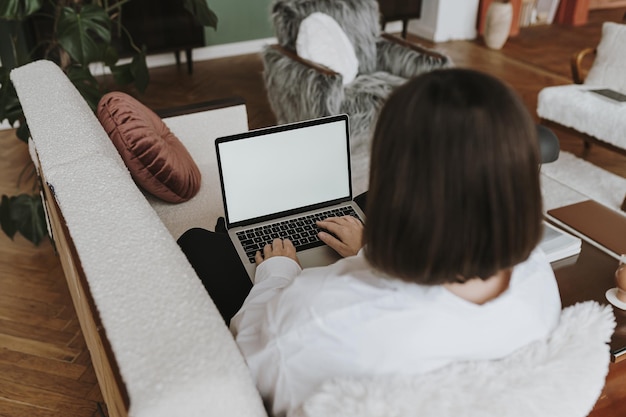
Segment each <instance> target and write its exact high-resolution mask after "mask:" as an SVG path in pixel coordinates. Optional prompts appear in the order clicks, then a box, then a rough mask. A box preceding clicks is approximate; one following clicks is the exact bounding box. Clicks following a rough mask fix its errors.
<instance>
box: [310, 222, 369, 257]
mask: <svg viewBox="0 0 626 417" xmlns="http://www.w3.org/2000/svg"><path fill="white" fill-rule="evenodd" d="M316 224H317V227H319V228H320V229H325V230H327V231H328V232H330V233H332V235H331V234H330V233H327V232H325V231H320V232H319V233H318V234H317V236H318V237H319V238H320V240H321V241H322V242H324V243H326V244H327V245H328V246H330V247H331V248H333V249H334V250H335V251H337V253H338V254H339V255H341V256H343V257H344V258H345V257H347V256H352V255H356V254H357V252H358V251H360V250H361V248H362V247H363V223H361V221H360V220H359V219H356V218H354V217H352V216H343V217H329V218H327V219H325V220H321V221H319V222H317V223H316ZM333 235H335V236H336V237H335V236H333Z"/></svg>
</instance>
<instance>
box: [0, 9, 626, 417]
mask: <svg viewBox="0 0 626 417" xmlns="http://www.w3.org/2000/svg"><path fill="white" fill-rule="evenodd" d="M625 12H626V9H623V8H622V9H612V10H603V11H594V12H592V13H591V14H590V22H589V24H588V25H585V26H583V27H577V28H569V27H559V26H555V25H553V26H547V27H538V28H528V29H523V30H522V32H521V34H520V35H519V36H517V37H515V38H512V39H510V40H509V41H508V43H507V44H506V45H505V47H504V48H503V49H502V50H500V51H492V50H489V49H487V48H486V47H484V46H483V44H482V42H481V41H480V40H476V41H455V42H447V43H441V44H437V45H435V46H434V47H435V48H436V49H438V50H440V51H442V52H445V53H447V54H449V55H450V56H451V57H452V58H453V60H454V62H455V64H456V65H457V66H462V67H471V68H476V69H480V70H483V71H486V72H489V73H491V74H494V75H496V76H498V77H500V78H502V79H504V80H506V81H507V82H508V83H510V84H511V85H512V86H513V87H514V88H515V89H516V90H517V91H518V92H519V94H520V95H521V96H522V97H523V99H524V102H525V103H526V104H527V105H528V108H529V109H530V110H531V111H532V113H533V114H535V112H534V109H535V107H536V98H537V93H538V91H539V90H540V89H541V88H543V87H545V86H549V85H559V84H566V83H569V82H570V78H569V57H570V55H571V54H572V53H573V52H575V51H577V50H579V49H582V48H583V47H587V46H595V45H596V44H597V42H598V41H599V39H600V27H601V23H602V22H603V21H605V20H609V21H620V20H621V19H622V16H623V15H624V13H625ZM412 40H415V41H420V42H422V43H424V44H427V45H428V43H427V42H424V41H422V40H418V39H416V38H412ZM261 71H262V64H261V61H260V59H259V57H258V55H256V54H255V55H246V56H240V57H233V58H224V59H218V60H212V61H204V62H197V63H195V65H194V73H193V74H192V75H189V74H187V72H186V70H185V67H184V66H183V67H181V68H176V67H163V68H155V69H152V70H151V71H150V74H151V77H152V82H151V84H150V86H149V87H148V90H147V91H146V93H145V94H144V95H142V96H140V99H141V100H143V101H144V102H145V103H146V104H148V105H149V106H150V107H152V108H155V109H158V108H164V107H169V106H175V105H181V104H187V103H190V102H198V101H204V100H211V99H217V98H224V97H229V96H233V95H237V96H240V97H243V98H244V99H245V100H246V103H247V108H248V113H249V124H250V127H251V128H257V127H262V126H268V125H272V124H275V123H276V120H275V117H274V115H273V114H272V112H271V109H270V108H269V105H268V102H267V98H266V95H265V90H264V86H263V81H262V76H261ZM559 136H560V139H561V147H562V149H564V150H568V151H571V152H574V153H577V154H580V153H581V152H582V143H581V141H580V140H579V139H577V138H573V137H570V136H565V135H561V134H560V135H559ZM588 159H589V160H590V161H591V162H593V163H595V164H597V165H599V166H602V167H604V168H606V169H609V170H611V171H613V172H615V173H617V174H619V175H622V176H624V177H626V158H624V157H621V156H618V155H615V154H612V153H610V152H608V151H605V150H603V149H601V148H597V147H596V148H593V149H592V151H591V153H590V155H589V158H588ZM24 167H26V171H29V168H28V154H27V150H26V146H25V145H23V144H22V143H20V142H18V141H17V140H16V139H14V136H13V132H11V131H5V132H0V194H9V195H14V194H16V193H17V192H19V191H20V190H21V191H24V192H26V191H30V190H31V188H32V181H23V182H22V183H21V184H19V185H17V179H18V177H19V176H20V173H21V171H22V170H24ZM0 348H1V349H0V416H11V417H22V416H24V417H26V416H28V417H38V416H42V417H48V416H67V417H83V416H102V415H106V410H105V409H104V406H103V405H102V397H101V394H100V390H99V387H98V384H97V381H96V378H95V376H94V372H93V368H92V366H91V364H90V361H89V354H88V352H87V350H86V348H85V343H84V340H83V337H82V334H81V332H80V328H79V326H78V322H77V319H76V315H75V312H74V309H73V306H72V303H71V300H70V296H69V293H68V290H67V287H66V284H65V281H64V278H63V273H62V271H61V267H60V264H59V262H58V260H57V258H56V256H55V253H54V250H53V248H52V246H51V244H50V243H49V242H45V243H43V244H41V245H40V246H39V247H33V246H32V245H31V244H30V243H28V242H26V241H25V240H24V239H23V238H21V237H16V239H15V241H11V240H10V239H8V238H7V237H6V236H5V235H4V234H0ZM618 408H619V407H618ZM617 413H618V412H617V411H616V412H612V409H610V408H609V409H606V408H605V409H602V410H595V411H594V412H593V413H592V415H594V416H603V417H610V416H615V417H617Z"/></svg>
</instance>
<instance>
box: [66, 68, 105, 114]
mask: <svg viewBox="0 0 626 417" xmlns="http://www.w3.org/2000/svg"><path fill="white" fill-rule="evenodd" d="M67 78H69V79H70V81H71V82H72V84H74V86H75V87H76V89H77V90H78V92H79V93H80V95H81V96H83V98H84V99H85V101H86V102H87V103H88V104H89V107H91V109H92V110H93V111H95V110H96V108H97V107H98V102H99V101H100V98H101V97H102V92H101V91H100V85H99V84H98V81H97V80H96V79H95V77H94V76H93V75H92V74H91V72H90V71H89V68H88V67H71V68H70V69H69V70H68V71H67Z"/></svg>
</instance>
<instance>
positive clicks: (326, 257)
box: [298, 245, 341, 268]
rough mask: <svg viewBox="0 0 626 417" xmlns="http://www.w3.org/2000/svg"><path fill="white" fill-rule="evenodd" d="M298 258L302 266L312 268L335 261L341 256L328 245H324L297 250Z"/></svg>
mask: <svg viewBox="0 0 626 417" xmlns="http://www.w3.org/2000/svg"><path fill="white" fill-rule="evenodd" d="M298 259H299V260H300V265H302V268H313V267H316V266H326V265H330V264H332V263H335V262H336V261H338V260H339V259H341V256H340V255H339V254H338V253H337V252H335V251H334V250H333V249H331V248H330V247H329V246H326V245H324V246H318V247H317V248H312V249H307V250H304V251H302V252H298Z"/></svg>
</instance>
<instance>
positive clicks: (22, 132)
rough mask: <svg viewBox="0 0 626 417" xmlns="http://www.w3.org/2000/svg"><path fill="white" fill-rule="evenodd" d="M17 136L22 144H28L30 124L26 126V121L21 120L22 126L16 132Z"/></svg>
mask: <svg viewBox="0 0 626 417" xmlns="http://www.w3.org/2000/svg"><path fill="white" fill-rule="evenodd" d="M15 135H16V136H17V138H18V139H19V140H21V141H22V142H25V143H28V139H29V138H30V129H29V128H28V124H26V120H24V119H22V120H20V125H19V126H18V128H17V130H16V131H15Z"/></svg>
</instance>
